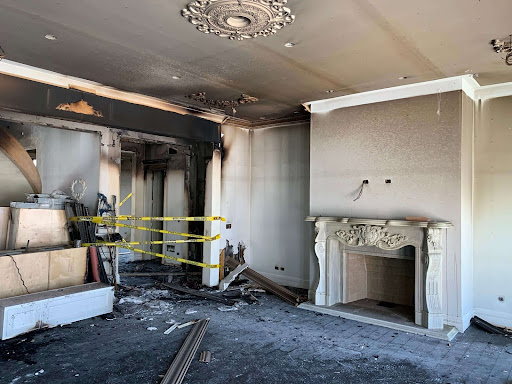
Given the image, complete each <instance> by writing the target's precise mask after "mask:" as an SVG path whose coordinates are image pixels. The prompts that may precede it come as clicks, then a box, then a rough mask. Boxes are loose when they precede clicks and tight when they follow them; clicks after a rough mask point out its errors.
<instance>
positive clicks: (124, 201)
mask: <svg viewBox="0 0 512 384" xmlns="http://www.w3.org/2000/svg"><path fill="white" fill-rule="evenodd" d="M132 195H133V193H132V192H130V193H129V195H128V196H126V197H125V198H124V199H123V201H121V202H120V203H119V208H121V205H123V204H124V203H126V200H128V199H129V198H130V197H132Z"/></svg>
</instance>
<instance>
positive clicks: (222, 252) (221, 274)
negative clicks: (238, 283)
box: [219, 249, 226, 281]
mask: <svg viewBox="0 0 512 384" xmlns="http://www.w3.org/2000/svg"><path fill="white" fill-rule="evenodd" d="M225 254H226V250H225V249H223V250H222V251H220V256H219V265H220V268H219V281H222V280H224V268H225V266H224V257H225Z"/></svg>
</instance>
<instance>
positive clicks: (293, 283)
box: [256, 271, 309, 289]
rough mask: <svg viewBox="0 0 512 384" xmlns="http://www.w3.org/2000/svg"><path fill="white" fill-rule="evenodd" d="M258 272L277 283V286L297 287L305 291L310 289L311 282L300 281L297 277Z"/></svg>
mask: <svg viewBox="0 0 512 384" xmlns="http://www.w3.org/2000/svg"><path fill="white" fill-rule="evenodd" d="M256 272H258V273H261V274H262V275H263V276H265V277H266V278H267V279H270V280H272V281H273V282H274V283H277V284H281V285H285V286H288V287H295V288H304V289H308V288H309V280H304V279H299V278H297V277H292V276H283V275H278V274H277V273H269V272H260V271H256Z"/></svg>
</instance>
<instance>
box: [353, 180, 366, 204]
mask: <svg viewBox="0 0 512 384" xmlns="http://www.w3.org/2000/svg"><path fill="white" fill-rule="evenodd" d="M365 184H366V183H365V182H364V181H363V182H362V183H361V188H360V189H359V193H358V195H357V197H356V198H355V199H354V201H357V200H359V199H360V198H361V196H363V190H364V185H365Z"/></svg>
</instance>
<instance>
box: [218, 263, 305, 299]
mask: <svg viewBox="0 0 512 384" xmlns="http://www.w3.org/2000/svg"><path fill="white" fill-rule="evenodd" d="M226 265H227V266H228V267H229V269H231V270H235V269H236V268H238V267H239V266H240V265H241V264H240V263H239V262H238V261H236V260H235V259H233V258H232V257H229V256H228V257H226ZM241 273H242V274H243V275H244V276H245V277H247V278H248V279H250V280H252V281H254V282H255V283H257V284H259V285H260V286H262V287H263V288H264V289H265V290H267V291H269V292H271V293H273V294H274V295H276V296H279V297H280V298H281V299H283V300H285V301H287V302H289V303H290V304H292V305H295V306H297V305H299V304H300V303H301V301H303V300H302V298H301V297H300V296H299V295H297V294H296V293H293V292H292V291H290V290H288V289H286V288H285V287H283V286H281V285H279V284H276V283H274V282H273V281H272V280H270V279H267V278H266V277H265V276H263V275H261V274H259V273H258V272H256V271H254V270H253V269H251V268H245V269H244V270H243V271H242V272H241Z"/></svg>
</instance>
